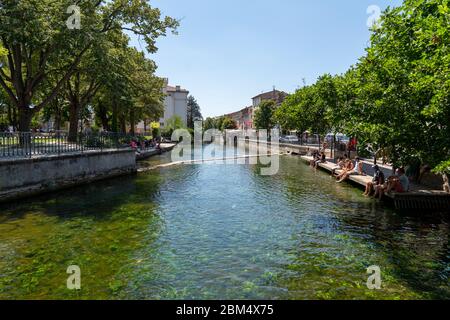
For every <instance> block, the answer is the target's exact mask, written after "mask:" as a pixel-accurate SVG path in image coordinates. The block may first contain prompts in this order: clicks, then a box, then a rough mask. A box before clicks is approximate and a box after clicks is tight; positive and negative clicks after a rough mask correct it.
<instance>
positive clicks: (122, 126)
mask: <svg viewBox="0 0 450 320" xmlns="http://www.w3.org/2000/svg"><path fill="white" fill-rule="evenodd" d="M119 121H120V133H124V134H125V133H127V122H126V119H125V116H124V115H120V116H119Z"/></svg>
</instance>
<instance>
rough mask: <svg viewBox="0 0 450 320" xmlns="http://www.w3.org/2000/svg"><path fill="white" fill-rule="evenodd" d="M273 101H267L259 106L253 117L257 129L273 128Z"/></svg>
mask: <svg viewBox="0 0 450 320" xmlns="http://www.w3.org/2000/svg"><path fill="white" fill-rule="evenodd" d="M274 112H275V101H272V100H267V101H263V102H261V103H260V104H259V106H258V108H257V109H256V111H255V115H254V124H255V127H256V128H257V129H267V130H270V129H272V128H273V127H274V125H275V123H274V121H273V120H274V118H273V115H274Z"/></svg>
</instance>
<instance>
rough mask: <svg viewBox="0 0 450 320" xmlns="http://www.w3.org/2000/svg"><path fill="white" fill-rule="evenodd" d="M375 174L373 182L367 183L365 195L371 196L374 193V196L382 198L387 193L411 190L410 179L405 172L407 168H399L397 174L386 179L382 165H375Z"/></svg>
mask: <svg viewBox="0 0 450 320" xmlns="http://www.w3.org/2000/svg"><path fill="white" fill-rule="evenodd" d="M373 169H374V175H373V179H372V181H371V182H368V183H367V185H366V191H365V192H364V195H365V196H367V197H370V196H371V195H372V193H374V194H373V196H374V198H379V199H381V198H382V197H383V195H384V194H385V193H390V192H392V191H393V192H396V193H404V192H408V191H409V179H408V177H407V176H406V174H405V169H403V168H399V169H397V170H396V171H395V175H393V176H390V177H389V178H387V180H386V179H385V176H384V173H383V171H381V169H380V167H379V166H377V165H375V166H373Z"/></svg>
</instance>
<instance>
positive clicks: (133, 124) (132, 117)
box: [130, 109, 136, 136]
mask: <svg viewBox="0 0 450 320" xmlns="http://www.w3.org/2000/svg"><path fill="white" fill-rule="evenodd" d="M135 127H136V117H135V114H134V110H133V109H131V110H130V134H131V135H133V136H134V135H135V133H136V132H135V129H136V128H135Z"/></svg>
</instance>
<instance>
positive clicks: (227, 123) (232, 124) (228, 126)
mask: <svg viewBox="0 0 450 320" xmlns="http://www.w3.org/2000/svg"><path fill="white" fill-rule="evenodd" d="M235 129H237V124H236V121H234V120H233V119H231V118H230V117H223V119H222V124H221V126H220V130H221V131H225V130H235Z"/></svg>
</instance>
